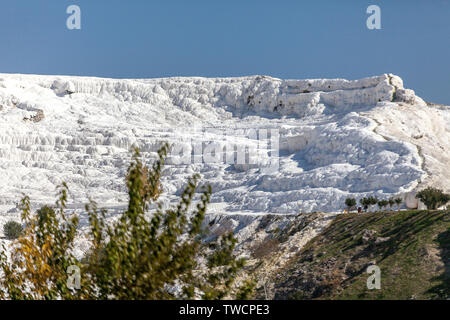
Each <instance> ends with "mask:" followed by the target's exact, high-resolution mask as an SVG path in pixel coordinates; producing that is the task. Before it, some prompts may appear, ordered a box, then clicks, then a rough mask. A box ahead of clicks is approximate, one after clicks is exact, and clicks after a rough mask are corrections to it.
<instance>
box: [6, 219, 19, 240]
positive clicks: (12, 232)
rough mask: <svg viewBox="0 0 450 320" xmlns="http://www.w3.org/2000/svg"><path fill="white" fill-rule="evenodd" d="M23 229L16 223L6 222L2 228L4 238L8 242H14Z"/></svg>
mask: <svg viewBox="0 0 450 320" xmlns="http://www.w3.org/2000/svg"><path fill="white" fill-rule="evenodd" d="M22 232H23V227H22V225H21V224H20V223H18V222H16V221H8V222H7V223H5V225H4V226H3V233H4V234H5V237H6V238H7V239H9V240H14V239H17V238H19V237H20V236H21V235H22Z"/></svg>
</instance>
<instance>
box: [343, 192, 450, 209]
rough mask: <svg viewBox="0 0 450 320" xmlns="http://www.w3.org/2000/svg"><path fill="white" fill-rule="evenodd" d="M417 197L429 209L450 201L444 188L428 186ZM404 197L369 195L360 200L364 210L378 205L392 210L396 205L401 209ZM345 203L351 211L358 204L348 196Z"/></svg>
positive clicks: (380, 207) (449, 196)
mask: <svg viewBox="0 0 450 320" xmlns="http://www.w3.org/2000/svg"><path fill="white" fill-rule="evenodd" d="M416 198H417V199H419V200H420V201H422V202H423V203H424V204H425V206H426V207H427V209H428V210H436V209H437V208H439V207H440V206H443V205H445V204H446V203H447V202H449V201H450V195H449V194H446V193H444V192H443V191H442V190H440V189H437V188H433V187H427V188H425V189H423V190H422V191H420V192H418V193H417V194H416ZM402 202H403V200H402V198H389V199H381V200H379V199H378V198H377V197H373V196H370V197H367V198H362V199H360V200H359V203H360V204H361V206H362V207H363V208H364V210H366V211H367V210H368V209H369V208H370V207H372V206H375V205H378V208H379V209H380V210H383V209H385V208H387V207H389V210H392V207H393V206H394V205H396V206H397V209H398V210H400V205H401V204H402ZM345 205H346V206H347V209H348V210H349V211H350V210H351V209H352V208H354V207H355V206H356V199H355V198H347V199H345Z"/></svg>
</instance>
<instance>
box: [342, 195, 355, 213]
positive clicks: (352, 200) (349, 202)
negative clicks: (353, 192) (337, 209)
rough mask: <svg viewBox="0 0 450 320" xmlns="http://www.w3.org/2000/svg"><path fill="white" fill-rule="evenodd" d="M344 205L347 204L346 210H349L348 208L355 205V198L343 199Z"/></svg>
mask: <svg viewBox="0 0 450 320" xmlns="http://www.w3.org/2000/svg"><path fill="white" fill-rule="evenodd" d="M345 205H346V206H347V208H348V210H349V211H350V209H351V208H352V207H354V206H356V199H354V198H347V199H345Z"/></svg>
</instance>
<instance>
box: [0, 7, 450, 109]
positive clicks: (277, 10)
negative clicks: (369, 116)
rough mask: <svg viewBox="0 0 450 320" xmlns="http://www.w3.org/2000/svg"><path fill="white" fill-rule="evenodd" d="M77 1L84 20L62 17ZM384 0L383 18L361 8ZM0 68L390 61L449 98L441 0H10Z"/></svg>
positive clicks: (328, 72)
mask: <svg viewBox="0 0 450 320" xmlns="http://www.w3.org/2000/svg"><path fill="white" fill-rule="evenodd" d="M71 4H76V5H78V6H80V8H81V12H82V29H81V30H72V31H71V30H68V29H67V28H66V19H67V17H68V16H69V15H68V14H66V8H67V7H68V6H69V5H71ZM371 4H377V5H379V6H380V8H381V24H382V29H381V30H368V29H367V28H366V19H367V17H368V16H369V15H368V14H366V8H367V7H368V6H369V5H371ZM0 41H1V42H0V43H1V46H0V72H4V73H37V74H68V75H89V76H100V77H114V78H153V77H166V76H208V77H215V76H241V75H254V74H265V75H270V76H274V77H279V78H322V77H323V78H325V77H326V78H333V77H341V78H348V79H357V78H361V77H366V76H371V75H378V74H382V73H387V72H391V73H394V74H397V75H399V76H401V77H402V78H403V79H404V82H405V86H407V87H409V88H412V89H414V90H415V91H416V93H417V94H418V95H420V96H422V97H423V98H424V99H425V100H428V101H433V102H437V103H444V104H450V62H449V59H450V1H449V0H404V1H401V0H386V1H377V0H371V1H364V0H353V1H350V0H347V1H346V0H335V1H325V0H316V1H300V0H296V1H287V0H286V1H283V0H279V1H275V0H273V1H264V0H240V1H238V0H220V1H216V0H189V1H188V0H179V1H175V0H160V1H156V0H129V1H124V0H35V1H31V0H14V1H12V0H10V1H1V4H0Z"/></svg>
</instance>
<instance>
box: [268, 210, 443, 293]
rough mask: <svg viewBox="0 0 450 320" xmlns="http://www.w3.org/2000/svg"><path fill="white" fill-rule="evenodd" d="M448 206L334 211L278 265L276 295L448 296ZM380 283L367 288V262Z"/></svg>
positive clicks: (275, 281) (274, 280)
mask: <svg viewBox="0 0 450 320" xmlns="http://www.w3.org/2000/svg"><path fill="white" fill-rule="evenodd" d="M449 249H450V212H449V211H448V210H447V211H432V212H427V211H402V212H377V213H364V214H356V213H355V214H347V215H340V216H338V217H337V218H336V219H335V220H334V221H333V222H332V223H331V224H330V225H329V226H328V227H327V229H326V230H325V231H324V232H323V233H321V234H320V235H319V236H317V237H315V238H314V239H313V240H311V241H310V242H309V243H308V244H307V245H306V246H305V247H303V249H302V250H300V251H299V252H298V253H297V254H295V255H294V256H293V257H292V258H291V259H290V261H289V262H288V263H287V264H286V265H285V266H284V267H283V268H282V269H280V270H279V272H278V273H277V274H278V275H277V276H276V277H275V279H272V281H273V282H274V289H273V290H274V291H275V298H276V299H449V298H450V264H449V259H450V254H449V252H450V250H449ZM372 264H376V265H377V266H378V267H379V268H380V270H381V289H379V290H377V289H373V290H369V289H367V285H366V281H367V278H368V277H369V276H370V274H368V273H367V272H366V271H367V267H368V266H369V265H372Z"/></svg>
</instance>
